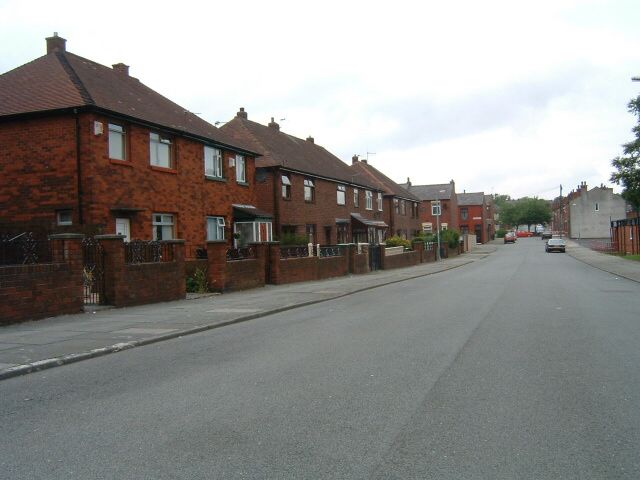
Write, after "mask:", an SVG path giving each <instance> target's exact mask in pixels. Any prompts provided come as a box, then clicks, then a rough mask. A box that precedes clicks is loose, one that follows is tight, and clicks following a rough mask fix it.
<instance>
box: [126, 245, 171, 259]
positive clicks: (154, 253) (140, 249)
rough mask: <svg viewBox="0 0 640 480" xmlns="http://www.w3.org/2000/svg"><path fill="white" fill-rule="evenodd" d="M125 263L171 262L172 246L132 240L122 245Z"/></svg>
mask: <svg viewBox="0 0 640 480" xmlns="http://www.w3.org/2000/svg"><path fill="white" fill-rule="evenodd" d="M124 256H125V263H127V264H137V263H160V262H171V261H173V244H171V243H164V242H157V241H145V240H132V241H130V242H128V243H125V244H124Z"/></svg>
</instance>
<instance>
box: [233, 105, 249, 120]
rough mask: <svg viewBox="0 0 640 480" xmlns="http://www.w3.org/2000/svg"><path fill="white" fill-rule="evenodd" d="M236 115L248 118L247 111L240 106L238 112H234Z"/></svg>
mask: <svg viewBox="0 0 640 480" xmlns="http://www.w3.org/2000/svg"><path fill="white" fill-rule="evenodd" d="M236 117H238V118H245V119H246V118H249V116H248V115H247V112H245V111H244V107H240V111H239V112H238V113H236Z"/></svg>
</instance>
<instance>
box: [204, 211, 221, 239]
mask: <svg viewBox="0 0 640 480" xmlns="http://www.w3.org/2000/svg"><path fill="white" fill-rule="evenodd" d="M224 225H225V223H224V217H207V240H208V241H212V240H224Z"/></svg>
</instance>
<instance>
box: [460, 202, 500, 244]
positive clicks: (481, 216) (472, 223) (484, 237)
mask: <svg viewBox="0 0 640 480" xmlns="http://www.w3.org/2000/svg"><path fill="white" fill-rule="evenodd" d="M458 222H459V225H460V232H461V233H463V234H465V233H471V234H474V235H475V236H476V241H477V242H478V243H486V242H488V241H489V240H491V239H492V238H493V235H494V233H495V232H494V231H493V228H494V225H493V213H492V207H491V206H490V205H488V204H487V203H486V196H485V194H484V192H472V193H466V192H463V193H459V194H458Z"/></svg>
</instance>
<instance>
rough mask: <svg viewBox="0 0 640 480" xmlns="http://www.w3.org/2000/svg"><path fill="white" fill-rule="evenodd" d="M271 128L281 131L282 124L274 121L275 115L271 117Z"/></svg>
mask: <svg viewBox="0 0 640 480" xmlns="http://www.w3.org/2000/svg"><path fill="white" fill-rule="evenodd" d="M269 128H275V129H276V130H278V131H280V125H278V124H277V123H276V122H274V121H273V117H271V121H270V122H269Z"/></svg>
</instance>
